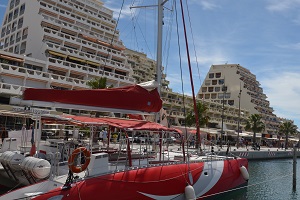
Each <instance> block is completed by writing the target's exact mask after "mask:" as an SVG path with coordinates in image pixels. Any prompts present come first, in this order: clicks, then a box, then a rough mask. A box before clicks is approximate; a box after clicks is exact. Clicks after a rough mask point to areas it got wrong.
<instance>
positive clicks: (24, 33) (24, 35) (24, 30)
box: [22, 28, 28, 40]
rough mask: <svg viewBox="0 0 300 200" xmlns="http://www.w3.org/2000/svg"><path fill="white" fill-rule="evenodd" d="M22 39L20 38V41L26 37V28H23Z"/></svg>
mask: <svg viewBox="0 0 300 200" xmlns="http://www.w3.org/2000/svg"><path fill="white" fill-rule="evenodd" d="M22 35H23V37H22V39H23V40H24V39H26V38H27V35H28V28H24V29H23V34H22Z"/></svg>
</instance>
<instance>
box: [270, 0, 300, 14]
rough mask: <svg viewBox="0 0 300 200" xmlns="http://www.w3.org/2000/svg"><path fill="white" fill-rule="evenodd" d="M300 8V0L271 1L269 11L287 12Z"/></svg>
mask: <svg viewBox="0 0 300 200" xmlns="http://www.w3.org/2000/svg"><path fill="white" fill-rule="evenodd" d="M299 6H300V0H269V4H268V5H267V9H268V10H270V11H279V12H282V11H287V10H290V9H295V8H297V7H299Z"/></svg>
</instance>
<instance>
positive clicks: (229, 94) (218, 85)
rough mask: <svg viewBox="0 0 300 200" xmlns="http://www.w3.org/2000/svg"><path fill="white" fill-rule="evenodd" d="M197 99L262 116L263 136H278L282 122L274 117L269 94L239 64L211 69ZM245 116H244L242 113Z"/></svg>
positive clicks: (215, 66)
mask: <svg viewBox="0 0 300 200" xmlns="http://www.w3.org/2000/svg"><path fill="white" fill-rule="evenodd" d="M198 98H200V99H202V98H203V99H204V100H205V101H212V102H216V103H219V104H223V101H224V105H226V106H227V107H228V106H229V107H230V106H231V107H235V108H238V107H239V106H240V107H241V109H245V110H248V111H249V113H251V114H260V115H261V116H262V118H263V122H264V123H265V127H266V129H265V132H264V134H269V136H270V135H273V134H277V133H278V128H279V124H280V121H279V120H278V118H277V116H276V115H275V114H274V113H273V112H274V110H273V108H272V107H270V102H269V101H268V100H267V96H266V94H264V93H263V89H262V87H260V83H259V82H258V81H257V80H256V76H255V75H254V74H252V73H251V72H250V71H249V70H248V69H246V68H244V67H242V66H240V65H239V64H224V65H212V66H211V68H210V70H209V72H208V73H207V75H206V78H205V80H204V82H203V83H202V86H201V88H200V91H199V92H198ZM242 114H243V113H242Z"/></svg>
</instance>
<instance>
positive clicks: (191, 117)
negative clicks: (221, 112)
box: [185, 101, 209, 127]
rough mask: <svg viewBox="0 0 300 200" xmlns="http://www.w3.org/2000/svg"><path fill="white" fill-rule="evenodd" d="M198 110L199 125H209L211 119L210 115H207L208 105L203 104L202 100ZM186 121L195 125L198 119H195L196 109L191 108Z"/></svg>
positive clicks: (198, 103)
mask: <svg viewBox="0 0 300 200" xmlns="http://www.w3.org/2000/svg"><path fill="white" fill-rule="evenodd" d="M196 106H197V112H198V118H199V119H198V121H199V126H200V127H203V126H205V125H207V123H208V121H209V116H207V112H206V111H207V106H206V105H205V104H203V103H202V102H201V101H198V102H197V104H196ZM185 123H186V125H187V126H194V125H196V119H195V112H194V110H190V111H189V112H188V114H187V116H186V119H185Z"/></svg>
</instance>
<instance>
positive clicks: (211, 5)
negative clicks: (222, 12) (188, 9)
mask: <svg viewBox="0 0 300 200" xmlns="http://www.w3.org/2000/svg"><path fill="white" fill-rule="evenodd" d="M191 2H192V3H195V4H198V5H200V6H201V7H202V8H203V10H214V9H216V8H218V7H219V6H218V5H216V4H214V3H213V2H212V1H207V0H202V1H199V0H192V1H191Z"/></svg>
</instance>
